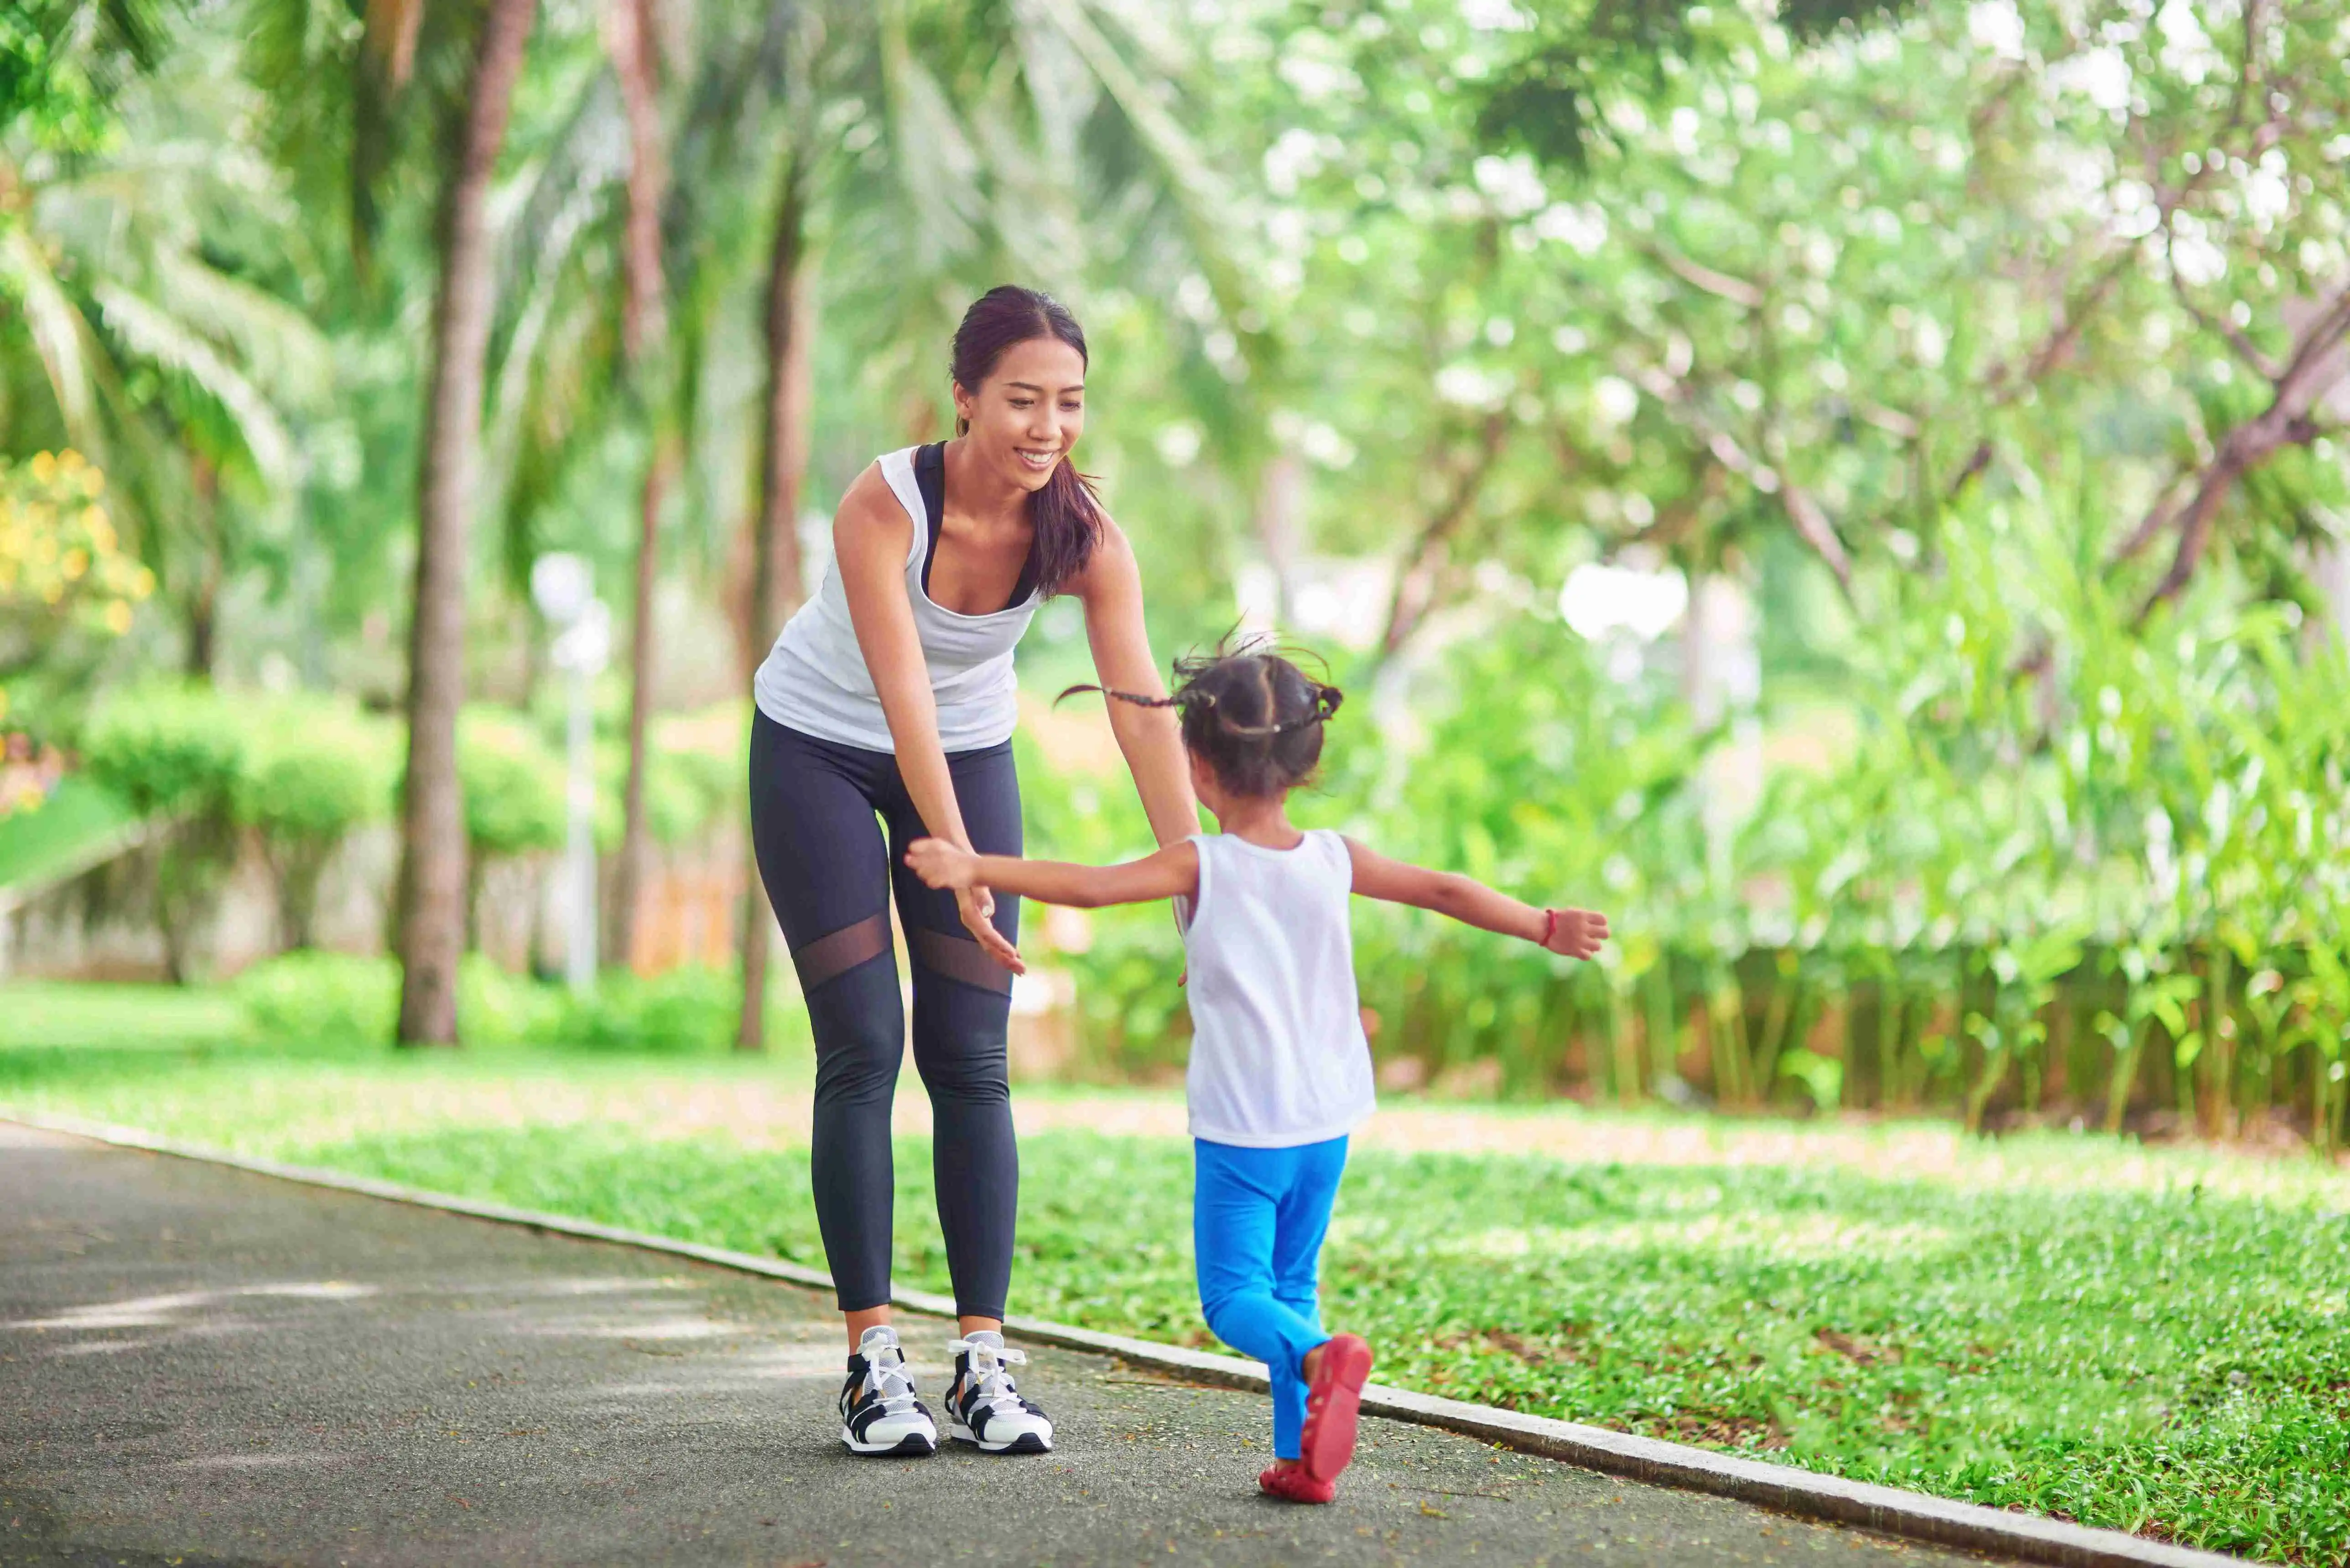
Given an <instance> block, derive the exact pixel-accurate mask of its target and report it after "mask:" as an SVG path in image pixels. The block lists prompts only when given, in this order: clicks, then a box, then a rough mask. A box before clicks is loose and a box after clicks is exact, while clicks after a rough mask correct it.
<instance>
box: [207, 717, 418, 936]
mask: <svg viewBox="0 0 2350 1568" xmlns="http://www.w3.org/2000/svg"><path fill="white" fill-rule="evenodd" d="M397 755H398V742H397V740H396V738H395V736H394V735H393V733H392V732H391V727H390V725H389V724H387V723H385V722H381V721H380V720H374V719H370V718H369V717H367V716H366V715H364V714H362V713H360V712H359V711H358V710H357V709H356V708H354V707H352V706H350V705H349V704H348V703H344V702H338V701H328V700H325V699H320V698H315V697H281V698H275V699H272V700H270V701H267V702H265V703H264V704H262V705H260V707H259V708H258V710H257V712H256V716H255V722H254V724H253V726H252V729H251V730H250V732H249V733H248V735H247V739H246V744H245V751H244V766H243V768H242V769H241V770H240V772H239V774H238V776H237V779H236V784H235V788H234V812H235V815H236V819H237V820H238V821H239V822H240V823H243V824H244V825H246V826H250V827H252V828H253V829H255V832H256V833H257V834H258V836H259V837H260V840H261V845H262V849H263V852H264V854H265V855H266V856H267V857H268V860H269V866H270V869H271V871H272V872H273V873H274V874H275V875H276V879H277V896H278V908H279V912H280V917H281V919H282V920H283V922H284V926H285V931H286V940H287V941H288V942H289V943H290V944H291V945H292V946H294V947H296V948H307V947H308V946H310V945H311V942H312V940H313V929H312V928H313V923H314V919H315V917H316V914H317V897H318V881H319V878H320V877H321V876H322V875H323V874H324V873H325V871H326V867H327V862H328V860H329V859H330V858H331V857H333V855H334V853H335V850H336V849H337V848H338V846H340V845H341V844H342V842H343V840H344V838H345V837H346V836H348V835H349V833H350V832H351V830H352V829H353V828H356V827H359V826H363V825H365V824H367V823H369V822H374V821H378V820H380V819H381V818H382V816H383V815H385V813H386V812H387V811H388V810H389V808H390V803H391V786H392V776H393V773H394V768H395V758H396V757H397Z"/></svg>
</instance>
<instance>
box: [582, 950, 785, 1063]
mask: <svg viewBox="0 0 2350 1568" xmlns="http://www.w3.org/2000/svg"><path fill="white" fill-rule="evenodd" d="M742 1011H743V982H742V981H741V979H740V978H739V977H737V976H734V975H731V974H722V973H720V972H718V971H713V970H706V969H695V968H691V967H686V968H679V969H673V970H670V971H667V972H665V973H662V974H658V975H650V976H639V975H636V974H631V973H629V972H628V971H625V970H623V971H614V972H611V973H608V974H606V975H604V976H602V977H601V978H599V979H598V981H597V983H596V989H595V991H594V992H591V993H590V994H589V995H587V996H586V997H575V998H568V999H567V1001H566V1002H565V1006H564V1011H563V1014H562V1017H561V1019H560V1021H559V1022H558V1023H556V1025H555V1028H556V1038H558V1039H560V1040H561V1041H562V1042H563V1043H564V1044H567V1045H582V1046H587V1047H591V1048H594V1049H598V1050H611V1051H664V1052H677V1051H723V1050H725V1049H726V1048H727V1047H728V1046H729V1045H730V1044H732V1043H733V1039H734V1029H735V1024H736V1023H737V1021H738V1020H739V1018H740V1017H741V1014H742Z"/></svg>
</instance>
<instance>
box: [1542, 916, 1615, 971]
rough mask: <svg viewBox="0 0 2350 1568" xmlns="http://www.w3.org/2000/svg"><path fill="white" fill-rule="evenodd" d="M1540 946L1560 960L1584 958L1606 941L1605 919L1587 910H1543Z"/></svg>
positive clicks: (1605, 917)
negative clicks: (1544, 925)
mask: <svg viewBox="0 0 2350 1568" xmlns="http://www.w3.org/2000/svg"><path fill="white" fill-rule="evenodd" d="M1543 915H1544V919H1545V920H1546V921H1547V922H1548V928H1547V929H1546V930H1545V931H1544V936H1543V944H1542V945H1543V946H1544V948H1546V949H1548V950H1550V951H1552V952H1555V953H1557V954H1558V955H1560V956H1561V957H1562V958H1571V959H1587V958H1589V957H1591V956H1592V955H1593V954H1594V953H1596V952H1597V951H1598V950H1599V944H1600V943H1602V942H1604V941H1606V940H1607V916H1605V915H1602V914H1597V913H1595V912H1594V911H1592V910H1589V909H1545V910H1544V911H1543Z"/></svg>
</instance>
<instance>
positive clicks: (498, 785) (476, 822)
mask: <svg viewBox="0 0 2350 1568" xmlns="http://www.w3.org/2000/svg"><path fill="white" fill-rule="evenodd" d="M457 776H458V782H459V784H460V785H461V787H462V788H463V791H464V795H465V840H466V843H467V845H468V846H470V847H471V849H472V851H473V860H474V862H475V864H477V865H478V864H479V863H480V862H482V861H484V860H486V859H489V858H492V857H497V856H502V855H522V854H526V853H528V852H530V851H532V850H540V849H555V848H559V847H560V846H562V843H563V835H564V823H565V816H564V799H563V789H564V784H563V764H562V763H560V762H558V761H557V760H556V757H555V755H554V754H553V753H551V752H549V751H548V750H547V748H546V745H545V744H544V743H543V742H541V741H540V740H539V738H538V735H537V734H536V732H534V731H533V730H532V729H531V728H530V726H529V725H528V724H526V723H525V722H521V721H520V720H517V719H515V718H514V717H512V716H511V715H508V714H504V713H501V712H499V711H495V710H491V709H480V708H476V709H471V710H468V711H466V713H465V714H464V716H463V718H462V719H460V720H459V721H458V724H457Z"/></svg>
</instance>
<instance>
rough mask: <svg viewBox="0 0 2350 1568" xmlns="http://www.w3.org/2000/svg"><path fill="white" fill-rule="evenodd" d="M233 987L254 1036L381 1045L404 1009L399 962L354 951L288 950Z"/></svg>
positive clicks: (242, 976) (303, 1042)
mask: <svg viewBox="0 0 2350 1568" xmlns="http://www.w3.org/2000/svg"><path fill="white" fill-rule="evenodd" d="M231 990H232V991H233V992H234V993H235V996H236V1000H237V1004H238V1006H239V1007H240V1008H241V1009H243V1011H244V1025H245V1030H246V1032H247V1033H250V1034H252V1035H253V1036H254V1037H255V1039H258V1040H265V1041H268V1042H270V1043H271V1044H288V1045H296V1044H298V1045H311V1044H326V1045H338V1046H342V1045H351V1046H360V1045H380V1044H387V1043H389V1042H390V1039H391V1031H392V1024H393V1022H394V1021H395V1019H396V1018H397V1016H398V1014H399V1011H400V965H399V963H398V962H397V961H394V960H392V959H389V958H359V957H355V956H353V955H351V954H349V953H324V952H295V953H286V954H284V955H283V956H281V957H278V958H274V959H268V960H265V961H263V962H260V963H257V964H255V965H254V966H253V967H252V968H251V969H248V970H246V971H244V973H243V974H240V975H238V976H237V977H236V979H235V980H234V981H233V982H232V983H231Z"/></svg>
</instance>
